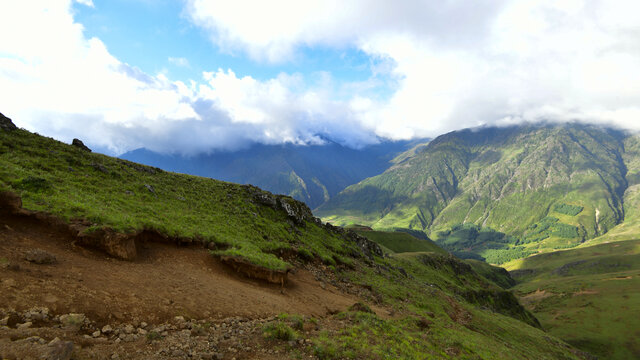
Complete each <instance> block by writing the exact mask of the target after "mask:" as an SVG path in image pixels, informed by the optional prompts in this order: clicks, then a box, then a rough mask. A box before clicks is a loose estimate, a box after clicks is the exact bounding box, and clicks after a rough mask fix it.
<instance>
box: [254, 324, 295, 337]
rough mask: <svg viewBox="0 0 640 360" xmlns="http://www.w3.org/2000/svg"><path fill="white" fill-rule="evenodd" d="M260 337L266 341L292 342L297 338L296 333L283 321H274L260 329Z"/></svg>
mask: <svg viewBox="0 0 640 360" xmlns="http://www.w3.org/2000/svg"><path fill="white" fill-rule="evenodd" d="M262 335H263V336H264V337H265V338H267V339H272V340H282V341H292V340H296V339H297V338H298V333H297V332H296V331H295V330H293V329H292V328H291V327H290V326H289V325H287V324H286V323H285V322H283V321H275V322H272V323H269V324H267V325H265V326H264V327H263V328H262Z"/></svg>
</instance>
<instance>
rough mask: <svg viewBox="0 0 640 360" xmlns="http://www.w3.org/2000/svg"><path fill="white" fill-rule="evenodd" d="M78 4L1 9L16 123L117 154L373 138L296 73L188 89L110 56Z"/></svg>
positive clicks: (217, 76)
mask: <svg viewBox="0 0 640 360" xmlns="http://www.w3.org/2000/svg"><path fill="white" fill-rule="evenodd" d="M71 4H72V3H71V1H70V0H66V1H64V0H55V1H54V0H52V1H48V2H46V3H42V2H40V1H21V2H19V3H12V4H5V3H0V13H3V14H10V15H11V16H6V19H5V21H3V22H1V23H0V33H4V34H8V33H11V34H15V36H11V37H9V36H6V37H1V38H0V83H2V87H0V111H2V112H3V113H4V114H5V115H7V116H10V117H11V118H13V119H14V121H15V122H16V124H17V125H18V126H22V127H25V128H27V129H29V130H32V131H38V132H40V133H43V134H46V135H48V136H53V137H55V138H58V139H61V140H63V141H70V140H71V139H72V138H74V137H78V138H81V139H82V140H84V141H85V142H86V143H88V144H91V145H93V146H98V147H100V148H108V149H110V150H111V151H113V152H116V153H118V152H122V151H126V150H132V149H135V148H137V147H143V146H144V147H147V148H149V149H152V150H156V151H178V152H183V153H194V152H201V151H209V150H211V149H216V148H237V147H240V146H244V145H246V144H247V143H249V142H256V141H258V142H264V143H281V142H284V141H291V142H318V141H321V140H320V138H318V137H317V136H318V134H324V135H329V136H332V137H333V138H334V139H336V140H339V141H343V142H349V143H350V144H353V145H354V146H357V145H360V144H362V143H366V142H371V141H375V137H374V136H373V135H371V133H363V132H362V131H361V127H360V125H359V123H358V121H357V119H355V118H354V117H353V116H352V114H351V112H350V108H349V105H348V104H345V103H341V102H335V101H332V100H331V96H330V94H329V93H328V92H327V91H326V90H324V89H323V88H322V87H317V88H316V87H314V86H313V84H306V83H305V80H304V79H303V78H302V77H301V76H299V75H287V74H281V75H280V76H278V77H276V78H274V79H270V80H266V81H258V80H256V79H254V78H252V77H249V76H246V77H242V78H238V77H237V76H236V75H235V74H234V73H233V72H232V71H231V70H227V71H223V70H218V71H216V72H211V73H205V74H204V75H203V79H202V83H196V82H194V81H192V82H190V83H189V84H186V83H183V82H179V81H175V82H172V81H170V80H169V79H168V78H167V77H166V76H165V75H163V74H157V75H149V74H146V73H144V72H142V71H141V70H140V69H137V68H135V67H132V66H130V65H128V64H125V63H122V62H121V61H119V60H118V59H116V58H115V57H113V56H112V55H111V54H110V53H109V51H108V50H107V48H106V47H105V45H104V44H103V43H102V42H101V41H100V40H99V39H97V38H91V39H87V38H85V36H84V34H83V28H82V26H81V25H80V24H77V23H74V21H73V17H72V15H71V8H70V7H71ZM185 60H186V59H185ZM178 62H182V61H181V60H178Z"/></svg>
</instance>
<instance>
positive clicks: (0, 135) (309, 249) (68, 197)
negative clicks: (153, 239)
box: [0, 130, 354, 270]
mask: <svg viewBox="0 0 640 360" xmlns="http://www.w3.org/2000/svg"><path fill="white" fill-rule="evenodd" d="M0 164H1V166H0V191H12V192H15V193H17V194H19V195H20V196H21V197H22V203H23V207H24V208H25V209H29V210H35V211H43V212H46V213H50V214H53V215H56V216H58V217H60V218H62V219H63V220H66V221H72V220H74V219H87V220H89V221H90V222H91V223H92V224H93V225H92V227H91V228H90V229H88V231H91V230H95V229H97V228H100V227H109V228H112V229H115V230H116V231H119V232H124V233H133V232H136V231H141V230H144V229H152V230H156V231H158V232H160V233H161V234H164V235H166V236H169V237H175V238H198V239H202V240H203V241H205V242H214V243H216V244H217V245H219V248H222V249H225V250H223V251H220V252H219V253H217V254H218V255H220V254H228V255H234V256H239V257H243V258H244V259H245V260H247V261H249V262H251V263H254V264H256V265H259V266H264V267H267V268H269V269H274V270H281V269H283V268H286V267H288V266H291V264H289V263H287V262H286V261H284V260H282V259H279V258H278V257H277V255H278V254H280V253H281V252H282V251H285V250H294V251H298V250H300V251H306V253H307V255H310V256H311V257H314V258H315V257H317V258H319V259H323V260H325V261H327V262H329V263H335V260H336V259H338V260H340V259H344V261H348V260H347V259H346V258H347V257H348V256H346V254H349V253H350V252H352V251H353V249H354V246H353V245H351V244H348V243H345V242H344V241H343V240H342V238H341V237H339V236H337V235H336V234H333V233H329V232H327V231H325V230H324V229H322V228H320V227H319V226H318V225H316V224H315V223H313V222H309V221H307V222H306V224H304V225H303V226H297V227H296V226H294V225H292V224H291V222H290V221H288V218H287V215H286V214H285V213H284V212H282V211H279V210H277V209H274V208H271V207H269V206H264V205H261V204H259V203H257V202H256V201H255V200H254V198H253V194H254V193H256V192H257V193H262V191H260V190H259V189H257V188H250V187H248V186H242V185H237V184H232V183H226V182H222V181H216V180H212V179H207V178H202V177H197V176H189V175H182V174H175V173H169V172H164V171H161V170H159V169H155V168H151V167H147V166H143V165H139V164H135V163H132V162H129V161H125V160H120V159H116V158H112V157H108V156H104V155H101V154H96V153H89V152H85V151H82V150H80V149H78V148H76V147H73V146H70V145H67V144H63V143H60V142H58V141H55V140H53V139H49V138H45V137H41V136H38V135H36V134H32V133H29V132H27V131H24V130H16V131H13V132H10V133H7V132H0Z"/></svg>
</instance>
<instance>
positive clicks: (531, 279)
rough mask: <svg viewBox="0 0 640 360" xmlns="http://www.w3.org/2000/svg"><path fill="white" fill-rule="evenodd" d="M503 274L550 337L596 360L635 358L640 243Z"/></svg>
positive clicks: (529, 263) (541, 258)
mask: <svg viewBox="0 0 640 360" xmlns="http://www.w3.org/2000/svg"><path fill="white" fill-rule="evenodd" d="M508 268H509V269H510V270H516V271H514V272H512V274H513V276H514V277H515V278H516V279H517V280H518V282H519V284H518V285H517V286H516V287H515V288H514V289H515V291H516V292H517V293H518V294H519V296H520V297H521V299H522V301H523V302H524V303H525V304H526V306H527V307H528V308H529V309H530V310H531V311H533V312H534V313H535V315H536V316H537V317H538V318H539V319H540V321H541V323H542V325H543V326H544V327H545V329H547V330H548V331H549V332H550V333H551V334H554V335H556V336H558V337H560V338H562V339H564V340H566V341H568V342H569V343H571V344H573V345H575V346H577V347H579V348H581V349H583V350H586V351H589V352H591V353H593V354H595V355H599V356H601V357H602V358H606V359H631V358H638V357H640V341H639V340H638V339H640V323H639V322H638V319H639V318H640V306H638V304H640V240H630V241H623V242H614V243H608V244H599V245H595V246H590V247H585V248H578V249H571V250H565V251H558V252H554V253H548V254H541V255H537V256H532V257H529V258H527V259H521V260H517V261H514V262H512V263H509V264H508Z"/></svg>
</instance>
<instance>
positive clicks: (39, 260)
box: [24, 249, 58, 264]
mask: <svg viewBox="0 0 640 360" xmlns="http://www.w3.org/2000/svg"><path fill="white" fill-rule="evenodd" d="M24 259H25V260H27V261H29V262H32V263H35V264H55V263H56V262H58V259H56V257H55V255H53V254H50V253H48V252H46V251H44V250H40V249H34V250H29V251H27V253H26V254H25V255H24Z"/></svg>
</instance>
